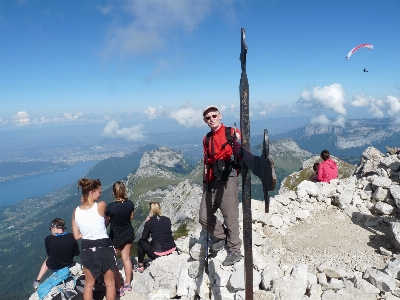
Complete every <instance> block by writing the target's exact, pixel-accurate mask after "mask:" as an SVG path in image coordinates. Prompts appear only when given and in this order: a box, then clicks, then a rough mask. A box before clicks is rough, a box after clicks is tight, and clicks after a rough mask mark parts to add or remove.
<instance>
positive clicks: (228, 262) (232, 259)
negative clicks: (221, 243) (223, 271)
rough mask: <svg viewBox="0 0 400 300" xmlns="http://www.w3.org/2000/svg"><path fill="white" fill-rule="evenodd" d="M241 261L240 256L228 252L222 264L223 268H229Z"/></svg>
mask: <svg viewBox="0 0 400 300" xmlns="http://www.w3.org/2000/svg"><path fill="white" fill-rule="evenodd" d="M241 259H242V256H241V255H240V254H236V253H234V252H229V253H228V255H227V256H226V258H225V260H224V261H223V262H222V265H223V266H231V265H233V264H234V263H235V262H238V261H240V260H241Z"/></svg>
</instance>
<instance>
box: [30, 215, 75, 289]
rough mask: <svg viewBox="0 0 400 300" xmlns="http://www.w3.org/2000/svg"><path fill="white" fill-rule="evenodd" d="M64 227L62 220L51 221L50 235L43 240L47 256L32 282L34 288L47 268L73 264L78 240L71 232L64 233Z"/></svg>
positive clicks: (51, 268) (55, 268)
mask: <svg viewBox="0 0 400 300" xmlns="http://www.w3.org/2000/svg"><path fill="white" fill-rule="evenodd" d="M64 229H66V227H65V222H64V220H62V219H60V218H56V219H54V220H53V221H51V224H50V231H51V235H48V236H47V237H46V239H45V240H44V244H45V247H46V253H47V258H46V260H45V261H44V262H43V264H42V267H41V268H40V271H39V274H38V276H37V278H36V281H35V282H34V283H33V287H34V288H35V289H37V288H38V287H39V285H40V280H41V279H42V277H43V275H44V274H45V273H46V272H47V270H49V269H50V270H51V271H53V272H54V271H58V270H61V269H63V268H65V267H70V266H73V265H74V264H75V261H74V256H78V255H79V246H78V242H77V241H76V240H75V238H74V235H73V234H72V233H66V232H64Z"/></svg>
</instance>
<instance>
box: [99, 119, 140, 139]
mask: <svg viewBox="0 0 400 300" xmlns="http://www.w3.org/2000/svg"><path fill="white" fill-rule="evenodd" d="M143 127H144V126H143V124H138V125H136V126H132V127H129V128H127V127H124V128H122V129H119V125H118V123H117V122H116V121H110V122H108V124H107V125H106V127H104V129H103V133H104V135H106V136H108V137H111V138H122V139H125V140H128V141H142V140H143V138H144V135H143V132H142V130H143Z"/></svg>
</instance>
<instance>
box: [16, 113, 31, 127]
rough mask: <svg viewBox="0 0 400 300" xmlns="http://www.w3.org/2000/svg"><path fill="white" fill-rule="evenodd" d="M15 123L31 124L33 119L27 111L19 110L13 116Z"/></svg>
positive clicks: (19, 124)
mask: <svg viewBox="0 0 400 300" xmlns="http://www.w3.org/2000/svg"><path fill="white" fill-rule="evenodd" d="M13 119H15V120H14V123H15V124H17V126H24V125H29V124H30V123H31V119H30V118H29V114H28V113H27V112H26V111H19V112H17V114H16V115H15V116H13Z"/></svg>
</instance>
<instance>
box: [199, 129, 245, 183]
mask: <svg viewBox="0 0 400 300" xmlns="http://www.w3.org/2000/svg"><path fill="white" fill-rule="evenodd" d="M225 128H226V127H225V125H224V124H221V126H220V127H219V128H218V129H217V130H216V131H211V137H210V140H209V143H208V145H207V142H206V136H205V137H204V138H203V151H204V164H205V165H208V166H209V168H208V172H207V174H206V181H212V180H213V175H212V164H213V163H214V162H216V161H217V160H224V161H230V160H231V156H232V153H233V149H232V147H231V145H229V144H227V143H226V142H227V140H226V134H225ZM236 132H237V133H238V134H240V131H239V129H236ZM231 134H232V136H233V134H234V128H231ZM213 144H214V155H212V145H213Z"/></svg>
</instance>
